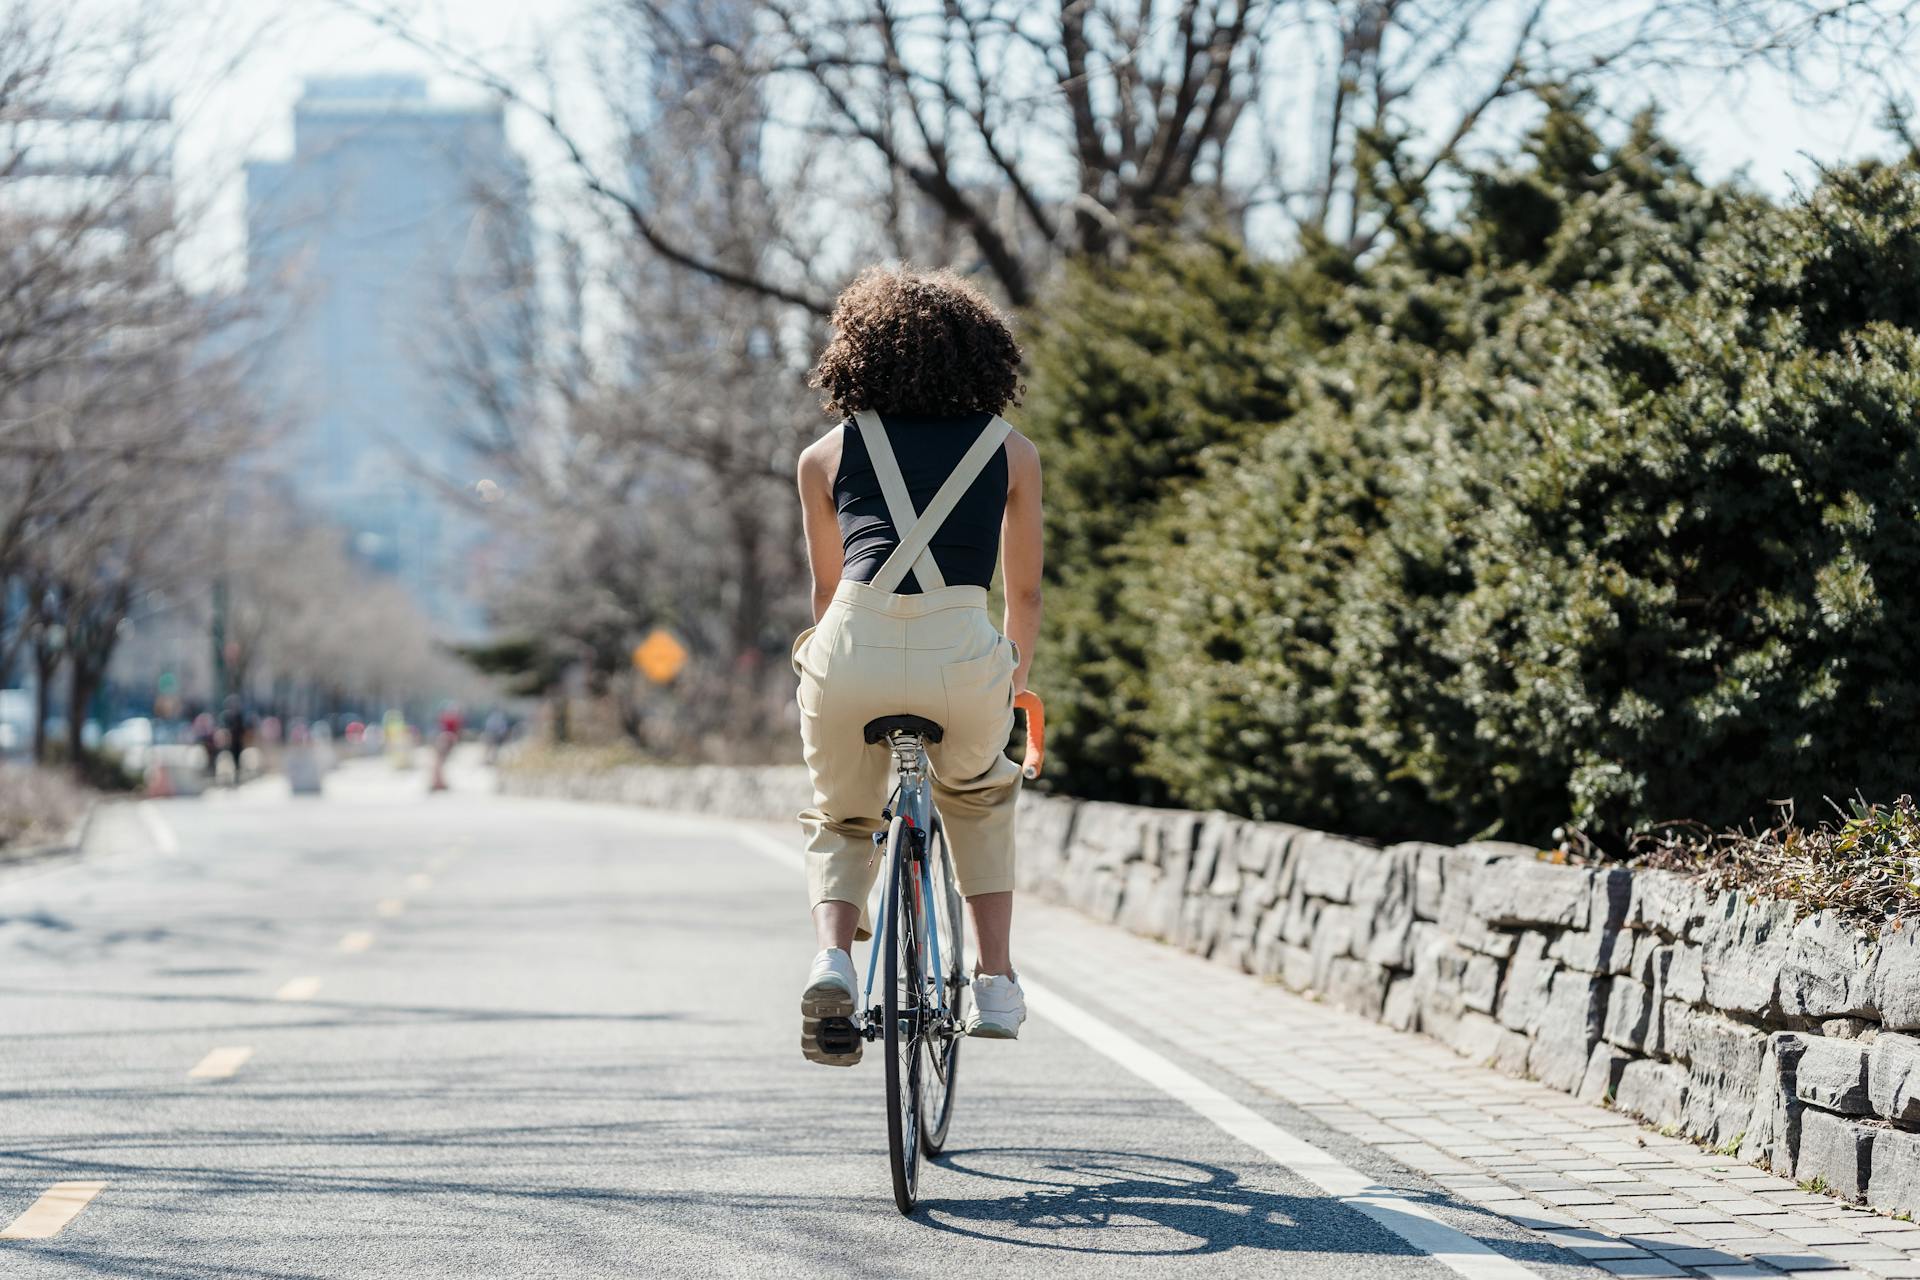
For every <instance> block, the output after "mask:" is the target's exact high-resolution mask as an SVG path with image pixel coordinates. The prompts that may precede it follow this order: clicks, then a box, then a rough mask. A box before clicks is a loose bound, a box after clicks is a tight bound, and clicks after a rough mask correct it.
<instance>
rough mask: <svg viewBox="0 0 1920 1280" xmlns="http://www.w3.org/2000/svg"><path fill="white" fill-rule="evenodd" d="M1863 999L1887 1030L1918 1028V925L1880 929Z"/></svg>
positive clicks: (1919, 1014)
mask: <svg viewBox="0 0 1920 1280" xmlns="http://www.w3.org/2000/svg"><path fill="white" fill-rule="evenodd" d="M1867 1000H1868V1003H1869V1004H1870V1005H1871V1006H1872V1011H1873V1012H1875V1013H1877V1014H1879V1016H1880V1022H1881V1025H1882V1026H1884V1027H1886V1028H1887V1029H1888V1030H1889V1031H1920V927H1915V926H1913V925H1911V924H1910V925H1908V926H1907V927H1906V928H1904V929H1887V930H1883V931H1882V932H1881V934H1880V937H1879V940H1878V943H1877V945H1876V946H1875V948H1874V957H1873V972H1872V974H1871V975H1869V977H1868V979H1867Z"/></svg>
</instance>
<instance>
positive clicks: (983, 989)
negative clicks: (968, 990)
mask: <svg viewBox="0 0 1920 1280" xmlns="http://www.w3.org/2000/svg"><path fill="white" fill-rule="evenodd" d="M1026 1020H1027V997H1026V994H1025V993H1024V992H1022V991H1021V990H1020V980H1019V979H1018V978H1002V977H1000V976H999V975H998V974H992V973H983V974H980V975H978V976H976V977H975V978H974V980H973V1012H971V1013H969V1014H968V1015H967V1034H968V1035H970V1036H980V1037H982V1038H983V1039H987V1040H1018V1039H1019V1038H1020V1024H1021V1023H1023V1022H1025V1021H1026Z"/></svg>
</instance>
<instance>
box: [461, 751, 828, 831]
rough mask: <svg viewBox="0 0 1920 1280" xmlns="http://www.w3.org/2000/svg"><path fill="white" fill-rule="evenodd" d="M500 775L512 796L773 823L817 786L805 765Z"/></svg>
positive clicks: (809, 798) (507, 771) (807, 800)
mask: <svg viewBox="0 0 1920 1280" xmlns="http://www.w3.org/2000/svg"><path fill="white" fill-rule="evenodd" d="M499 776H500V789H501V790H502V791H505V792H507V793H509V794H512V795H518V796H534V797H539V798H544V799H549V800H594V801H601V802H604V803H611V804H637V805H644V806H646V807H647V808H649V809H677V810H680V811H682V812H686V813H712V814H722V815H725V816H726V817H729V818H753V819H763V820H766V821H769V822H779V821H791V820H792V818H793V815H795V814H796V813H799V812H800V810H801V809H803V808H805V807H806V806H807V805H809V804H812V803H813V786H812V784H811V783H809V782H808V781H807V771H806V769H804V768H802V767H801V766H799V765H762V766H748V765H685V766H666V765H658V766H656V765H621V766H617V767H615V768H611V769H591V770H582V771H579V772H572V773H563V772H557V771H549V770H535V769H513V768H503V769H501V770H500V775H499Z"/></svg>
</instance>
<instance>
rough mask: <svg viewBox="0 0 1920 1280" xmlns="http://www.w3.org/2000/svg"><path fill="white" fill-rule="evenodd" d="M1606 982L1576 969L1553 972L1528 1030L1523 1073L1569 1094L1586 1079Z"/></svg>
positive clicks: (1595, 1039)
mask: <svg viewBox="0 0 1920 1280" xmlns="http://www.w3.org/2000/svg"><path fill="white" fill-rule="evenodd" d="M1605 991H1606V979H1604V978H1596V977H1594V976H1593V975H1592V974H1589V973H1582V972H1580V971H1579V970H1578V969H1557V970H1555V971H1554V974H1553V979H1552V983H1551V987H1550V989H1549V991H1548V993H1547V1000H1546V1004H1545V1005H1544V1006H1542V1008H1541V1010H1540V1016H1539V1019H1538V1021H1537V1022H1536V1024H1535V1026H1534V1027H1533V1028H1532V1032H1531V1035H1532V1044H1531V1045H1530V1046H1529V1047H1528V1051H1527V1072H1528V1074H1529V1075H1531V1076H1533V1078H1534V1079H1536V1080H1538V1081H1540V1082H1541V1083H1542V1084H1545V1085H1549V1086H1551V1087H1553V1088H1555V1089H1560V1090H1564V1091H1565V1092H1568V1093H1572V1092H1573V1091H1574V1090H1576V1089H1578V1088H1579V1087H1580V1082H1581V1080H1582V1078H1583V1077H1584V1076H1585V1075H1586V1071H1587V1060H1588V1059H1589V1058H1590V1057H1591V1056H1592V1054H1593V1047H1594V1045H1595V1044H1596V1043H1597V1042H1598V1041H1599V1039H1600V1013H1601V1009H1602V1007H1603V1003H1604V996H1605Z"/></svg>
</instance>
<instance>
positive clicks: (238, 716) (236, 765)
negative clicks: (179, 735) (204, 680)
mask: <svg viewBox="0 0 1920 1280" xmlns="http://www.w3.org/2000/svg"><path fill="white" fill-rule="evenodd" d="M220 732H221V735H222V739H223V742H222V748H223V749H224V750H226V751H227V752H229V753H231V754H232V756H233V785H234V786H236V787H237V786H239V785H240V755H241V753H242V752H243V751H245V750H246V749H247V708H246V704H245V703H243V702H241V701H240V695H239V694H237V693H230V694H228V695H227V701H226V703H225V705H224V706H223V707H222V708H221V710H220ZM218 768H219V766H218V764H217V763H216V765H215V770H216V772H217V771H218Z"/></svg>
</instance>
